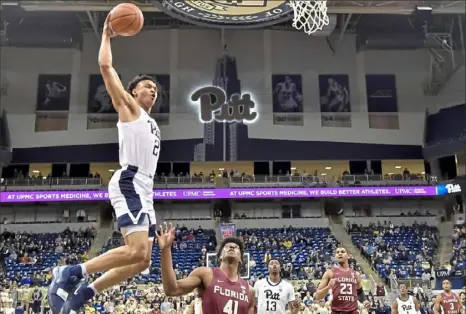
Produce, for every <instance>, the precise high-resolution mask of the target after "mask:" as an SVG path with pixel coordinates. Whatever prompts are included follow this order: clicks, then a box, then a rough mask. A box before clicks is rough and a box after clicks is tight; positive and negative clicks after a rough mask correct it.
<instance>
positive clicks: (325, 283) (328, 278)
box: [314, 270, 335, 301]
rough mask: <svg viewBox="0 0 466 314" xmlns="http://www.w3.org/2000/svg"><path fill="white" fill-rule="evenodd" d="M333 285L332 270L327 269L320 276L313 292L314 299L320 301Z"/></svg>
mask: <svg viewBox="0 0 466 314" xmlns="http://www.w3.org/2000/svg"><path fill="white" fill-rule="evenodd" d="M334 285H335V279H333V271H332V270H327V271H326V272H325V274H324V276H323V277H322V280H321V282H320V284H319V287H317V291H316V293H314V299H315V301H320V300H322V299H323V298H325V296H326V295H327V294H328V292H329V290H330V289H332V287H333V286H334Z"/></svg>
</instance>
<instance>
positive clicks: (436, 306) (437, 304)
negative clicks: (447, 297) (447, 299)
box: [434, 294, 442, 314]
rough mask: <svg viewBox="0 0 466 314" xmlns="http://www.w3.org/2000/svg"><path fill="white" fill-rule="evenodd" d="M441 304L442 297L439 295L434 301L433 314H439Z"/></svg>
mask: <svg viewBox="0 0 466 314" xmlns="http://www.w3.org/2000/svg"><path fill="white" fill-rule="evenodd" d="M441 303H442V296H441V295H440V294H439V295H438V296H437V297H436V298H435V301H434V314H440V304H441Z"/></svg>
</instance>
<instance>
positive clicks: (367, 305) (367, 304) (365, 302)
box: [364, 300, 371, 309]
mask: <svg viewBox="0 0 466 314" xmlns="http://www.w3.org/2000/svg"><path fill="white" fill-rule="evenodd" d="M364 307H365V308H366V309H370V308H371V303H370V302H369V301H368V300H366V301H364Z"/></svg>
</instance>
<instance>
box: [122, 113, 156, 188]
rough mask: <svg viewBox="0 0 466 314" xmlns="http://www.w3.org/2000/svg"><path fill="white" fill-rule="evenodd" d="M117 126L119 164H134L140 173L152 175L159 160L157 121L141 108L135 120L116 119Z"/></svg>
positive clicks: (124, 165) (123, 165)
mask: <svg viewBox="0 0 466 314" xmlns="http://www.w3.org/2000/svg"><path fill="white" fill-rule="evenodd" d="M117 128H118V142H119V146H120V165H121V166H122V167H127V166H136V167H138V171H140V172H141V173H143V174H146V175H149V176H154V174H155V171H156V170H157V162H158V161H159V154H160V141H161V138H160V129H159V127H158V126H157V122H155V120H154V119H152V118H151V117H150V116H149V114H148V113H147V112H146V111H144V110H143V109H142V108H141V115H140V116H139V118H138V119H137V120H135V121H132V122H121V121H118V123H117ZM151 188H152V187H151Z"/></svg>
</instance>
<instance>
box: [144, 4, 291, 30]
mask: <svg viewBox="0 0 466 314" xmlns="http://www.w3.org/2000/svg"><path fill="white" fill-rule="evenodd" d="M152 3H153V4H154V5H155V6H160V5H161V6H162V8H163V10H164V11H165V12H166V13H167V14H169V15H171V16H173V17H175V18H178V19H180V20H184V21H187V22H189V23H194V24H198V25H202V26H208V27H218V28H241V27H244V28H252V27H261V26H267V25H273V24H276V23H280V22H283V21H286V20H289V19H291V18H292V16H293V9H292V8H291V7H290V6H289V4H288V3H287V1H284V0H210V1H209V0H163V1H152Z"/></svg>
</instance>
